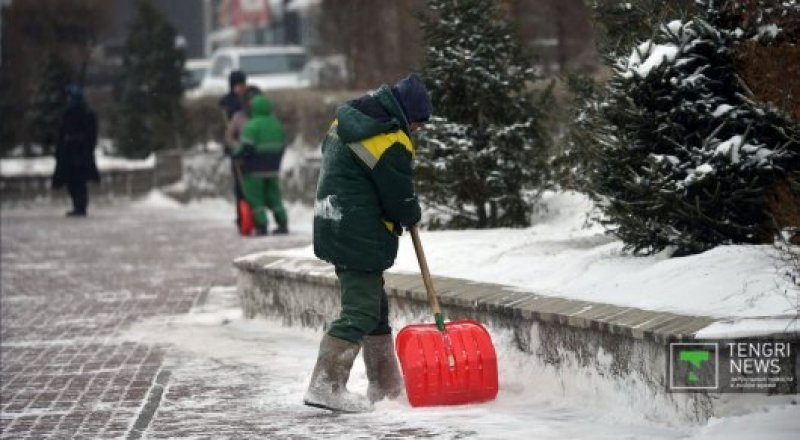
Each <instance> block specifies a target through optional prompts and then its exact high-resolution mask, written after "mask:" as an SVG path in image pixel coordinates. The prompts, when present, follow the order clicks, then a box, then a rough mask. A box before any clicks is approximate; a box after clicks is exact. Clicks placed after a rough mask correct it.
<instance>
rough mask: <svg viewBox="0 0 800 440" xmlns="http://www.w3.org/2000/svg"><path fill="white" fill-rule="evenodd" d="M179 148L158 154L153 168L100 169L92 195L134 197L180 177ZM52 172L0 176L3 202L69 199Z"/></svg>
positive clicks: (92, 184)
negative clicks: (57, 187) (54, 185)
mask: <svg viewBox="0 0 800 440" xmlns="http://www.w3.org/2000/svg"><path fill="white" fill-rule="evenodd" d="M181 174H182V165H181V152H180V151H165V152H159V153H157V154H156V166H155V167H154V168H150V169H134V170H114V171H101V172H100V184H99V185H97V184H94V183H90V184H89V197H90V200H92V201H94V200H96V199H97V198H98V197H99V198H103V197H131V196H136V195H141V194H146V193H147V192H149V191H150V190H152V189H153V188H157V187H160V186H164V185H168V184H171V183H174V182H177V181H179V180H180V179H181ZM51 180H52V175H45V176H42V175H30V176H3V177H2V178H0V194H1V195H2V202H3V203H4V204H6V203H26V202H34V201H35V202H40V201H47V200H60V199H65V198H67V197H68V196H67V192H66V191H65V190H58V191H53V190H52V187H51Z"/></svg>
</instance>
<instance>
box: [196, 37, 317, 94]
mask: <svg viewBox="0 0 800 440" xmlns="http://www.w3.org/2000/svg"><path fill="white" fill-rule="evenodd" d="M305 65H306V51H305V49H304V48H303V47H301V46H261V47H224V48H220V49H217V50H216V51H214V53H213V54H212V55H211V58H210V67H209V70H208V72H206V75H205V76H204V77H203V80H202V81H201V83H200V86H199V87H198V88H197V89H195V90H193V91H191V92H190V96H191V97H199V96H208V95H214V96H218V95H222V94H224V93H227V91H228V74H230V73H231V72H232V71H234V70H242V71H244V72H245V73H246V74H247V83H248V84H252V85H255V86H257V87H259V88H261V89H262V90H270V89H295V88H302V87H308V86H309V85H310V81H309V80H308V78H306V77H304V75H303V74H302V72H303V68H304V67H305Z"/></svg>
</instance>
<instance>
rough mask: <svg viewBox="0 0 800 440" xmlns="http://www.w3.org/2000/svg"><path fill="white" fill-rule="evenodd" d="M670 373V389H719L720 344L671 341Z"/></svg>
mask: <svg viewBox="0 0 800 440" xmlns="http://www.w3.org/2000/svg"><path fill="white" fill-rule="evenodd" d="M669 375H670V377H669V388H670V390H676V391H678V390H685V391H689V390H716V389H719V344H718V343H716V342H708V343H700V342H696V343H695V342H672V343H670V344H669Z"/></svg>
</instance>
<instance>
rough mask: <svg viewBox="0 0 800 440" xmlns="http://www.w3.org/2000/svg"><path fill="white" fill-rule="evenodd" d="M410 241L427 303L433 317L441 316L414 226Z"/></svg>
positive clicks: (411, 229)
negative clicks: (420, 272)
mask: <svg viewBox="0 0 800 440" xmlns="http://www.w3.org/2000/svg"><path fill="white" fill-rule="evenodd" d="M410 232H411V240H412V241H413V242H414V251H415V252H416V253H417V261H418V262H419V270H420V271H422V282H424V283H425V290H426V291H427V292H428V301H429V302H430V303H431V309H433V315H434V316H441V315H442V310H441V308H439V298H438V297H437V296H436V290H434V289H433V280H431V272H430V270H428V260H426V259H425V251H424V250H422V242H421V241H420V239H419V230H418V229H417V227H416V226H412V227H411V228H410Z"/></svg>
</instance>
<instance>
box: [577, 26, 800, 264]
mask: <svg viewBox="0 0 800 440" xmlns="http://www.w3.org/2000/svg"><path fill="white" fill-rule="evenodd" d="M741 38H744V33H743V32H741V30H740V31H735V30H734V31H730V30H724V29H717V28H714V27H713V26H711V25H710V24H709V23H708V22H706V21H704V20H703V19H702V18H699V17H696V18H694V19H692V20H690V21H686V22H681V21H677V20H676V21H672V22H669V23H667V24H665V25H663V26H661V28H660V29H659V31H658V33H657V34H656V35H655V37H654V38H653V39H651V40H648V41H645V42H643V43H641V44H638V45H637V46H636V47H635V48H633V49H632V50H631V52H630V54H629V55H628V56H623V57H620V58H619V59H618V60H617V62H616V65H615V66H614V75H613V77H612V79H611V80H610V81H609V84H608V86H607V89H606V90H605V95H606V99H605V100H604V101H603V102H595V103H589V105H587V107H586V108H584V111H585V113H586V115H587V116H586V117H587V119H589V120H592V119H593V120H594V122H597V121H601V122H602V123H603V125H602V126H601V127H600V129H599V130H598V131H599V132H598V133H597V142H598V145H597V147H596V151H595V154H594V155H593V156H594V157H596V158H597V163H595V164H594V166H591V167H587V168H586V169H585V170H584V171H585V172H586V173H587V174H588V177H587V182H588V188H587V189H588V190H589V191H590V193H591V195H592V196H593V198H594V199H595V200H596V201H597V202H598V204H599V207H600V209H601V210H602V212H603V213H604V214H605V219H604V221H605V224H606V225H607V226H608V227H609V229H610V231H611V232H612V233H614V234H615V235H617V236H619V237H620V238H621V239H622V240H623V241H624V242H625V243H626V244H627V245H628V247H629V248H630V249H632V250H633V251H634V252H637V253H649V252H654V251H659V250H661V249H664V248H665V247H667V246H675V247H676V249H677V252H678V253H679V254H683V253H694V252H700V251H703V250H705V249H708V248H710V247H713V246H715V245H717V244H721V243H759V242H771V241H772V237H773V234H774V233H775V232H776V227H775V225H774V223H773V222H772V219H771V217H770V215H769V211H768V209H767V204H768V200H767V194H768V192H769V189H770V188H771V187H772V186H773V185H775V184H776V183H777V182H785V180H786V179H787V178H790V177H791V176H792V175H793V174H792V173H793V172H794V171H796V170H798V154H799V153H800V126H799V125H798V123H797V122H796V121H793V120H791V119H789V118H788V117H787V116H786V114H784V113H781V112H779V111H776V110H774V109H773V108H771V107H769V106H767V105H763V104H759V103H756V102H754V101H753V100H752V96H748V91H747V88H746V86H744V85H743V83H742V81H741V80H740V78H739V76H738V75H737V72H736V70H735V65H734V59H733V50H734V47H735V45H736V43H737V42H738V41H739V39H741ZM794 176H795V177H796V174H794Z"/></svg>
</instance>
